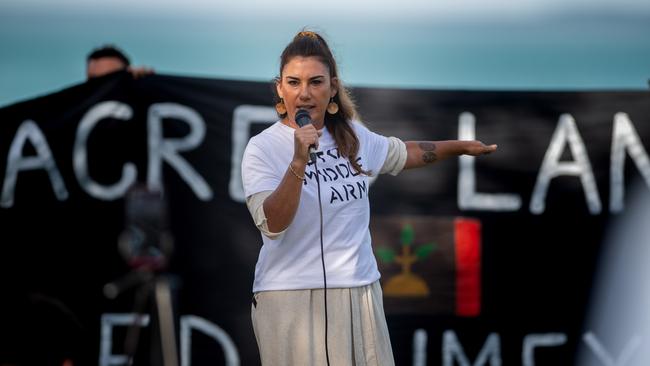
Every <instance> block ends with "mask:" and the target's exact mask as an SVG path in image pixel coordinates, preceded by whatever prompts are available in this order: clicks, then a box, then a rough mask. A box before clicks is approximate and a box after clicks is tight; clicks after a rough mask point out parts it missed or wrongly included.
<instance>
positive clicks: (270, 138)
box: [242, 31, 496, 366]
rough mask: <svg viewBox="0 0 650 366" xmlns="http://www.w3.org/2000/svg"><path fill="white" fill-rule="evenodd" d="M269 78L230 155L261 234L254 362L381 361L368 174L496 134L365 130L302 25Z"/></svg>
mask: <svg viewBox="0 0 650 366" xmlns="http://www.w3.org/2000/svg"><path fill="white" fill-rule="evenodd" d="M275 90H276V92H277V104H276V106H275V107H276V109H277V112H278V115H279V117H280V120H279V121H278V122H276V123H275V124H273V125H271V126H270V127H269V128H267V129H266V130H264V131H262V132H261V133H260V134H258V135H256V136H254V137H253V138H251V139H250V141H249V143H248V145H247V147H246V150H245V153H244V158H243V161H242V179H243V182H244V192H245V195H246V203H247V206H248V209H249V210H250V212H251V215H252V216H253V220H254V221H255V224H256V226H257V227H258V228H259V229H260V231H261V232H262V240H263V245H262V248H261V250H260V254H259V258H258V261H257V265H256V267H255V281H254V284H253V293H254V297H253V305H252V309H251V312H252V314H251V316H252V321H253V329H254V331H255V337H256V339H257V344H258V346H259V351H260V357H261V360H262V364H263V365H329V364H331V365H337V366H339V365H357V366H362V365H393V364H394V361H393V353H392V350H391V345H390V338H389V335H388V327H387V325H386V317H385V315H384V310H383V303H382V292H381V287H380V284H379V277H380V274H379V271H378V269H377V262H376V260H375V257H374V255H373V251H372V245H371V244H372V243H371V238H370V231H369V228H368V227H369V222H370V206H369V201H368V194H367V193H368V189H369V182H368V180H369V177H370V176H372V175H376V174H381V173H390V174H392V175H396V174H398V173H399V172H400V171H402V170H403V169H411V168H417V167H422V166H425V165H428V164H431V163H434V162H436V161H438V160H441V159H444V158H448V157H451V156H458V155H461V154H469V155H474V156H476V155H481V154H487V153H490V152H492V151H495V150H496V145H490V146H486V145H484V144H483V143H481V142H479V141H425V142H416V141H408V142H402V141H400V140H399V139H397V138H395V137H384V136H381V135H379V134H376V133H374V132H372V131H370V130H368V129H367V128H366V127H364V126H363V125H362V124H361V123H360V122H359V121H357V120H356V119H355V118H356V109H355V105H354V103H353V102H352V100H351V98H350V96H349V93H348V91H347V90H346V88H345V87H344V85H343V83H342V81H341V80H340V79H339V78H338V70H337V66H336V61H335V60H334V57H333V56H332V52H331V51H330V48H329V47H328V45H327V43H326V42H325V40H324V39H323V38H322V37H321V36H320V35H319V34H317V33H315V32H311V31H302V32H300V33H298V34H297V35H296V36H295V37H294V38H293V40H292V41H291V43H289V45H287V47H286V48H285V49H284V51H283V52H282V55H281V58H280V75H279V76H278V77H277V79H276V85H275ZM304 122H311V123H307V124H305V123H304ZM301 126H302V127H301ZM310 150H311V151H312V153H311V154H310ZM340 187H343V188H345V189H343V190H342V189H340ZM335 192H336V193H335Z"/></svg>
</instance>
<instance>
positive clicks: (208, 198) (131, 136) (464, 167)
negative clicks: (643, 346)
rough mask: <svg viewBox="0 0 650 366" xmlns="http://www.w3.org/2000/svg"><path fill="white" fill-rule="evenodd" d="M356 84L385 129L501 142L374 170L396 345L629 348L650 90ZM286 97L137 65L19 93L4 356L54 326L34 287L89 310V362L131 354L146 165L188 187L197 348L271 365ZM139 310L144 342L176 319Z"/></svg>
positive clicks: (192, 334) (567, 358)
mask: <svg viewBox="0 0 650 366" xmlns="http://www.w3.org/2000/svg"><path fill="white" fill-rule="evenodd" d="M353 94H354V96H355V98H356V101H357V103H358V105H359V108H360V112H361V116H362V118H363V121H364V123H366V125H367V126H368V127H369V128H370V129H372V130H373V131H376V132H378V133H381V134H384V135H387V136H396V137H399V138H401V139H402V140H448V139H475V138H476V139H479V140H481V141H483V142H485V143H490V144H491V143H496V144H498V145H499V149H498V151H497V152H496V153H494V154H491V155H489V156H484V157H480V158H472V157H467V156H465V157H461V158H459V159H450V160H445V161H441V162H439V163H436V164H434V166H432V167H428V168H424V169H420V170H415V171H405V172H402V173H401V174H400V175H399V176H397V177H392V176H381V177H378V178H377V179H376V181H374V182H373V183H372V185H371V186H370V187H369V192H370V200H371V208H372V219H371V232H372V233H373V243H374V246H375V253H376V255H377V259H378V263H379V265H380V270H381V271H382V286H383V288H384V301H385V307H386V312H387V317H388V323H389V328H390V332H391V341H392V344H393V351H394V354H395V358H396V363H397V364H398V365H423V364H443V365H449V366H450V365H453V364H460V365H469V364H491V365H497V364H501V362H502V363H503V364H525V365H533V364H536V365H559V364H574V363H575V361H576V355H577V353H578V351H580V350H582V349H586V353H587V354H588V355H590V356H588V357H591V360H592V361H593V362H594V363H595V364H597V363H598V362H603V357H604V356H603V352H604V351H607V352H609V354H611V357H612V359H616V355H618V354H619V353H620V348H614V347H613V346H611V347H610V345H607V344H602V343H598V342H593V340H594V339H596V340H597V339H598V336H599V335H598V334H596V333H594V332H592V329H589V328H588V326H586V325H585V324H586V320H587V315H588V312H589V311H590V307H589V305H590V298H591V290H592V287H593V286H592V284H593V279H594V275H595V273H596V270H597V268H596V265H597V263H598V260H599V254H600V251H601V249H602V247H603V245H604V244H603V243H604V238H605V235H606V234H607V232H608V231H607V230H608V223H610V221H611V220H612V219H613V218H616V217H619V216H621V215H624V214H625V212H626V206H628V205H629V203H630V202H631V200H633V199H634V198H633V197H630V194H629V192H627V191H628V190H629V187H630V185H631V184H634V182H639V184H640V185H642V186H644V189H645V190H647V187H648V186H650V165H649V164H648V154H647V150H646V148H645V146H648V144H650V103H649V102H650V93H648V92H492V91H430V90H397V89H366V88H358V89H355V90H354V91H353ZM271 100H272V98H271V86H270V85H268V84H265V83H254V82H240V81H226V80H211V79H198V78H185V77H172V76H163V75H153V76H150V77H146V78H144V79H139V80H133V79H132V78H131V77H130V76H129V75H128V74H126V73H125V74H117V75H113V76H108V77H104V78H102V79H97V80H93V81H90V82H87V83H84V84H81V85H78V86H74V87H72V88H69V89H66V90H63V91H61V92H58V93H56V94H52V95H49V96H45V97H41V98H38V99H34V100H30V101H26V102H23V103H19V104H15V105H12V106H9V107H6V108H3V109H0V183H1V186H0V189H1V197H0V227H1V229H2V234H1V235H2V237H1V239H0V268H1V271H2V272H1V273H0V281H2V293H1V296H2V303H3V308H2V314H1V315H0V316H1V317H2V319H5V320H3V322H6V323H5V324H9V325H10V326H6V327H4V328H5V329H19V330H20V332H23V333H25V334H26V335H25V337H24V339H23V338H20V337H11V336H8V337H7V340H6V341H5V340H4V338H3V343H1V345H0V347H3V348H5V350H3V352H2V353H1V354H2V355H3V357H10V356H5V355H11V357H18V356H16V355H17V354H20V352H21V348H20V346H19V344H18V343H20V342H27V343H29V344H30V346H28V347H26V348H25V349H31V350H33V349H34V348H35V347H38V344H37V343H36V342H40V340H38V339H37V338H34V337H30V336H29V335H30V334H36V333H38V334H45V335H46V336H47V335H48V334H50V333H48V332H47V331H46V329H47V327H48V326H51V324H48V323H49V321H48V319H51V318H52V316H49V317H45V318H43V319H45V320H35V319H40V318H38V317H37V316H36V315H34V313H32V311H33V309H32V307H30V306H22V305H21V304H25V303H28V302H30V301H31V303H33V300H34V299H35V298H37V299H44V298H46V299H50V300H51V303H56V304H58V305H57V306H59V305H60V306H59V307H60V308H64V309H67V310H66V312H65V313H66V314H67V315H66V316H67V318H66V319H68V320H70V322H73V323H75V324H78V325H79V327H78V328H79V329H77V328H74V329H77V330H72V331H71V332H70V333H74V334H76V335H79V334H80V335H81V336H80V337H79V339H77V338H74V339H75V340H76V342H77V343H80V344H81V347H80V348H81V349H82V350H83V351H82V355H81V357H82V360H83V361H84V362H85V363H87V364H96V363H98V364H100V365H113V364H120V363H121V362H123V361H124V358H123V355H124V353H125V350H124V346H123V343H124V337H125V333H126V329H127V326H128V324H130V323H133V322H134V316H133V314H134V303H135V300H136V299H135V293H136V291H135V289H129V290H126V291H125V292H124V293H122V294H120V295H118V296H117V298H116V299H107V298H106V297H105V295H104V293H103V288H104V285H105V284H107V283H109V282H111V281H114V280H116V279H118V278H121V276H124V275H125V274H127V273H129V272H130V271H131V269H132V267H131V266H130V265H129V262H128V261H127V259H125V258H124V256H123V254H122V253H123V252H121V251H120V249H119V248H118V242H119V241H120V240H119V239H120V235H121V234H122V233H123V232H124V228H125V223H127V221H128V220H129V218H128V217H127V216H126V215H125V212H126V205H127V200H126V198H127V192H129V191H128V189H129V187H132V186H133V185H134V184H140V185H143V186H147V187H149V188H159V189H163V191H164V197H165V198H166V202H167V205H168V207H167V211H166V212H167V218H168V222H169V228H170V233H171V237H172V238H173V243H174V247H173V252H172V253H171V255H169V259H170V262H169V267H168V270H167V271H165V274H167V275H168V276H169V277H166V278H171V283H172V298H173V300H174V305H175V310H176V326H177V327H176V328H177V342H178V344H179V347H180V348H179V349H180V350H181V351H180V355H179V357H181V358H182V359H183V360H185V361H184V362H187V363H185V364H186V365H207V364H211V365H213V364H228V365H234V364H243V365H254V364H258V363H259V357H258V355H257V347H256V343H255V338H254V335H253V331H252V326H251V321H250V301H251V286H252V280H253V270H254V266H255V262H256V260H257V254H258V252H259V248H260V245H261V238H260V234H259V232H258V231H257V229H256V228H255V226H254V225H253V222H252V219H251V218H250V215H249V213H248V210H247V209H246V206H245V204H244V203H243V202H244V197H243V189H242V187H241V171H240V163H241V157H242V154H243V149H244V147H245V145H246V143H247V141H248V139H249V138H250V137H251V136H253V135H255V134H256V133H258V132H260V131H261V130H263V129H264V128H266V127H267V126H268V125H269V124H271V123H273V122H275V121H276V120H277V116H276V115H275V111H274V109H273V108H272V106H271ZM344 193H345V192H343V193H340V194H344ZM131 264H133V263H132V262H131ZM28 294H29V295H30V296H31V297H28ZM34 294H36V295H34ZM35 296H36V297H35ZM26 299H27V300H26ZM50 300H48V301H50ZM146 306H147V307H145V308H144V311H145V312H147V313H149V312H148V311H147V310H148V309H150V308H149V307H148V306H149V305H148V303H147V305H146ZM139 321H140V324H141V325H142V327H141V330H142V337H141V342H140V346H139V351H138V352H139V353H138V354H140V353H143V356H142V357H143V359H144V357H148V356H146V355H144V353H145V352H148V351H143V350H142V349H146V348H147V347H149V340H148V338H150V337H149V335H150V334H151V328H152V327H153V326H154V324H156V323H157V318H155V317H145V318H140V319H139ZM12 327H13V328H12ZM57 329H61V328H57ZM21 334H22V333H21ZM66 334H67V333H66ZM76 335H75V336H74V337H76ZM586 335H589V337H587V336H586ZM46 336H44V337H43V338H45V339H44V340H43V341H42V342H43V343H46V344H50V345H52V344H58V343H55V341H57V342H58V341H60V340H61V338H62V337H64V336H62V335H61V334H57V333H56V332H53V333H51V338H47V337H46ZM70 337H71V338H72V337H73V336H70ZM585 339H590V340H592V341H589V342H587V341H585ZM145 340H146V342H145ZM621 342H622V343H623V344H625V339H624V340H621ZM595 344H598V345H599V346H598V347H600V348H598V347H596V346H594V345H595ZM5 345H6V346H5ZM61 347H63V346H61ZM616 347H622V346H620V345H619V346H616ZM596 348H598V349H596ZM32 352H33V351H32ZM588 359H589V358H588ZM136 360H137V357H136ZM0 361H2V360H0Z"/></svg>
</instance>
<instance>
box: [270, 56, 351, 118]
mask: <svg viewBox="0 0 650 366" xmlns="http://www.w3.org/2000/svg"><path fill="white" fill-rule="evenodd" d="M337 82H338V81H337V79H336V78H332V77H330V73H329V69H328V68H327V66H326V65H325V64H323V63H322V62H321V61H320V60H319V59H318V58H317V57H312V56H310V57H301V56H296V57H294V58H292V59H291V60H289V62H287V64H286V65H284V68H283V69H282V75H281V79H280V81H279V82H278V83H277V84H276V88H277V91H278V95H279V96H280V98H282V99H283V100H284V105H285V107H286V108H287V117H286V118H285V121H286V122H287V123H289V124H290V125H291V126H293V127H296V124H295V116H296V111H297V110H299V109H306V110H307V111H308V112H309V115H310V117H311V120H312V122H313V124H314V126H315V127H316V128H317V129H320V128H322V127H323V123H324V121H325V113H326V109H327V105H328V104H329V101H330V98H332V97H334V95H336V83H337Z"/></svg>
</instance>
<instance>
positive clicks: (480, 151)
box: [404, 140, 497, 169]
mask: <svg viewBox="0 0 650 366" xmlns="http://www.w3.org/2000/svg"><path fill="white" fill-rule="evenodd" d="M496 149H497V145H485V144H484V143H482V142H480V141H461V140H449V141H406V165H404V169H413V168H419V167H423V166H425V165H429V164H433V163H435V162H436V161H439V160H442V159H446V158H448V157H453V156H458V155H465V154H466V155H472V156H478V155H484V154H489V153H491V152H493V151H495V150H496Z"/></svg>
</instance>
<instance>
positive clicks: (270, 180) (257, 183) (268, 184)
mask: <svg viewBox="0 0 650 366" xmlns="http://www.w3.org/2000/svg"><path fill="white" fill-rule="evenodd" d="M267 159H268V154H265V153H264V152H263V151H262V149H260V148H259V146H258V145H257V144H255V142H254V141H252V140H251V141H249V142H248V145H247V146H246V150H244V157H243V158H242V164H241V176H242V182H243V184H244V195H245V196H246V197H248V196H250V195H252V194H255V193H258V192H262V191H274V190H275V189H276V188H277V186H278V185H280V182H281V181H282V177H281V176H280V175H279V174H278V173H277V172H276V171H275V170H274V169H273V164H271V162H269V161H268V160H267Z"/></svg>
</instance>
